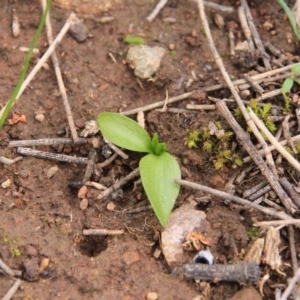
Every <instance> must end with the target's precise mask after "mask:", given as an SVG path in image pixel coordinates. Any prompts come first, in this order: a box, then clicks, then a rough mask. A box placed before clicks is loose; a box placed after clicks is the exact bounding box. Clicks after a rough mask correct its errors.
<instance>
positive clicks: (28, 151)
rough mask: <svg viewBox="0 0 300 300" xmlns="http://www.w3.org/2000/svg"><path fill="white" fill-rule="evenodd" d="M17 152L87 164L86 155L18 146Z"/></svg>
mask: <svg viewBox="0 0 300 300" xmlns="http://www.w3.org/2000/svg"><path fill="white" fill-rule="evenodd" d="M17 152H18V153H20V154H23V155H28V156H34V157H39V158H46V159H51V160H58V161H64V162H68V163H74V164H87V161H88V159H87V158H86V157H76V156H68V155H64V154H58V153H50V152H44V151H39V150H33V149H30V148H25V147H18V148H17Z"/></svg>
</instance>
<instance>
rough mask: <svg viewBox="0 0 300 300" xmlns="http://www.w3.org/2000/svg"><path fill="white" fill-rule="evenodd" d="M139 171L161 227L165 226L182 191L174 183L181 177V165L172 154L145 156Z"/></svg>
mask: <svg viewBox="0 0 300 300" xmlns="http://www.w3.org/2000/svg"><path fill="white" fill-rule="evenodd" d="M139 169H140V174H141V179H142V183H143V187H144V189H145V192H146V194H147V197H148V199H149V201H150V203H151V206H152V208H153V210H154V212H155V214H156V216H157V218H158V220H159V222H160V223H161V225H162V226H165V225H166V224H167V222H168V219H169V215H170V213H171V211H172V209H173V207H174V204H175V201H176V198H177V196H178V194H179V190H180V186H179V185H178V184H176V183H174V180H175V179H178V178H180V177H181V172H180V168H179V165H178V163H177V161H176V159H175V158H174V157H173V156H172V155H171V154H170V153H168V152H163V153H162V154H161V155H159V156H157V155H154V154H148V155H146V156H144V157H143V158H142V159H141V160H140V164H139Z"/></svg>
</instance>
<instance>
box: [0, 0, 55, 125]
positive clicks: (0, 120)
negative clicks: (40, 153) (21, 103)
mask: <svg viewBox="0 0 300 300" xmlns="http://www.w3.org/2000/svg"><path fill="white" fill-rule="evenodd" d="M51 2H52V0H47V5H46V9H45V11H44V13H43V16H42V18H41V21H40V23H39V26H38V28H37V30H36V32H35V34H34V37H33V39H32V42H31V44H30V47H29V51H28V53H27V55H26V58H25V61H24V64H23V68H22V71H21V74H20V76H19V80H18V82H17V85H16V87H15V89H14V91H13V93H12V95H11V97H10V99H9V100H8V102H7V103H6V105H5V107H4V108H3V109H2V110H1V111H0V129H1V128H2V126H3V124H4V122H5V120H6V118H7V116H8V114H9V112H10V109H11V107H12V106H13V104H14V103H15V101H16V99H17V96H18V93H19V91H20V89H21V86H22V83H23V81H24V79H25V75H26V72H27V70H28V67H29V62H30V58H31V56H32V53H33V49H34V47H35V45H36V43H37V41H38V39H39V36H40V34H41V32H42V30H43V28H44V24H45V21H46V16H47V14H48V11H49V9H50V7H51Z"/></svg>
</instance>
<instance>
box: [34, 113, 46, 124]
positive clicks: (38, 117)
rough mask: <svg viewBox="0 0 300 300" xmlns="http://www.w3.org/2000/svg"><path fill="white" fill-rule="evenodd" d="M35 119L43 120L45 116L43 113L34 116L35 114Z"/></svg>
mask: <svg viewBox="0 0 300 300" xmlns="http://www.w3.org/2000/svg"><path fill="white" fill-rule="evenodd" d="M35 119H36V120H37V121H39V122H41V123H42V122H44V121H45V116H44V115H43V114H37V115H36V116H35Z"/></svg>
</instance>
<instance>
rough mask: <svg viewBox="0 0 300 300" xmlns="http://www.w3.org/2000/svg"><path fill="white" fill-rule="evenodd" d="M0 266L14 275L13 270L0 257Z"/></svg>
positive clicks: (8, 273)
mask: <svg viewBox="0 0 300 300" xmlns="http://www.w3.org/2000/svg"><path fill="white" fill-rule="evenodd" d="M0 268H1V269H2V270H3V271H4V272H5V273H6V274H7V275H9V276H15V273H14V271H13V270H12V269H11V268H10V267H9V266H8V265H7V264H6V263H4V261H3V260H2V259H1V258H0Z"/></svg>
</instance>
